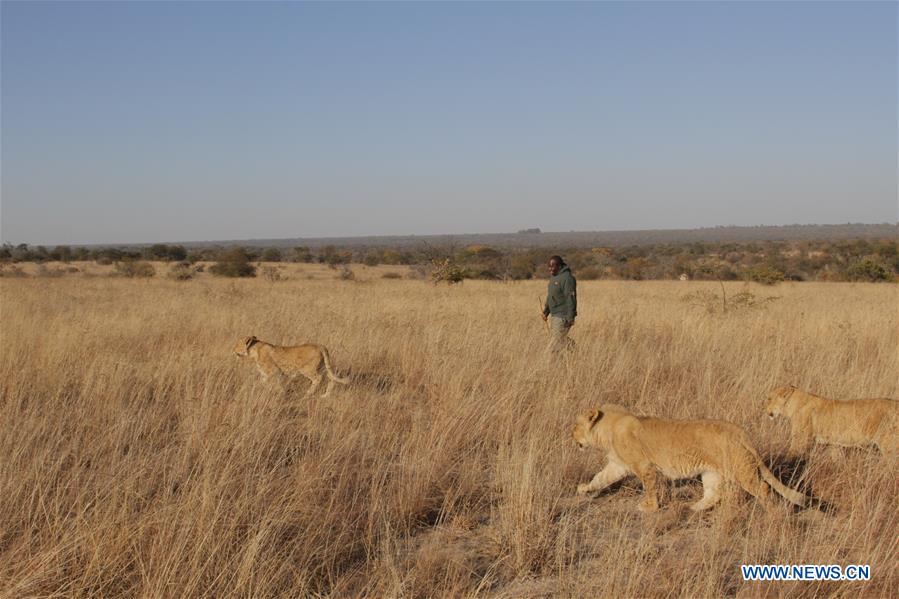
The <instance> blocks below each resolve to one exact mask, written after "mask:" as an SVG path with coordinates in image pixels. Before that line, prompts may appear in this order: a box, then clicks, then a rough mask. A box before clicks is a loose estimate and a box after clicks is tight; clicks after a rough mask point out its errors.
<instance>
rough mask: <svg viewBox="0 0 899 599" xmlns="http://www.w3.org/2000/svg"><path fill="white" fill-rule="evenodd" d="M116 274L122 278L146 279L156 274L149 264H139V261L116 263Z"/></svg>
mask: <svg viewBox="0 0 899 599" xmlns="http://www.w3.org/2000/svg"><path fill="white" fill-rule="evenodd" d="M115 270H116V273H118V274H120V275H122V276H123V277H130V278H147V277H152V276H153V275H155V274H156V269H155V268H153V265H152V264H150V263H149V262H141V261H140V260H126V261H124V262H116V264H115Z"/></svg>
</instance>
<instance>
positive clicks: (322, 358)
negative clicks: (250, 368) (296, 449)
mask: <svg viewBox="0 0 899 599" xmlns="http://www.w3.org/2000/svg"><path fill="white" fill-rule="evenodd" d="M234 353H236V354H237V355H238V356H242V357H245V356H249V357H250V358H252V359H253V361H255V362H256V367H257V368H258V369H259V372H261V373H262V376H263V377H265V378H266V379H267V378H269V377H271V376H275V377H276V378H277V379H278V382H279V383H280V384H281V386H282V387H283V388H284V389H285V390H286V389H287V385H286V383H285V380H284V379H291V378H293V377H295V376H297V375H299V374H301V375H303V376H304V377H306V378H307V379H309V380H310V381H311V382H312V385H311V386H310V387H309V390H308V391H307V392H306V397H309V396H310V395H312V394H313V393H315V390H316V389H317V388H318V386H319V385H320V384H321V382H322V379H323V378H324V377H325V375H327V377H328V387H327V388H326V389H325V393H324V395H322V397H327V396H328V395H329V394H330V393H331V389H332V388H333V387H334V383H340V384H342V385H346V384H348V383H349V382H350V380H349V379H348V378H340V377H338V376H337V375H335V374H334V370H333V369H332V368H331V356H330V355H328V350H327V349H326V348H325V347H324V346H322V345H313V344H311V343H306V344H303V345H291V346H280V345H272V344H271V343H266V342H265V341H260V340H259V339H257V338H256V337H242V338H241V339H240V341H238V342H237V344H236V345H235V346H234ZM322 371H324V374H323V373H322Z"/></svg>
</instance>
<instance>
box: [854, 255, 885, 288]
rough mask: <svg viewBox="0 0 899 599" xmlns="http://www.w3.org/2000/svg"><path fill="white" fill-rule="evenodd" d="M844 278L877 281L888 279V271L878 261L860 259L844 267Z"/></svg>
mask: <svg viewBox="0 0 899 599" xmlns="http://www.w3.org/2000/svg"><path fill="white" fill-rule="evenodd" d="M846 278H847V279H849V280H850V281H868V282H871V283H877V282H879V281H889V280H890V279H891V278H892V277H891V276H890V272H889V271H888V270H887V269H886V268H885V267H884V266H883V265H882V264H880V263H879V262H875V261H874V260H871V259H868V258H866V259H864V260H860V261H859V262H856V263H854V264H853V265H851V266H850V267H849V268H847V269H846Z"/></svg>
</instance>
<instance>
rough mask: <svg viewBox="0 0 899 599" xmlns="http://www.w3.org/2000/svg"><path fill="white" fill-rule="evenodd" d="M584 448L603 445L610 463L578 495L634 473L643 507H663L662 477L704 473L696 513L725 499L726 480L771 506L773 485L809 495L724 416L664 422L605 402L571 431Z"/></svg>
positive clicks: (797, 499) (793, 496) (796, 500)
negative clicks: (788, 482)
mask: <svg viewBox="0 0 899 599" xmlns="http://www.w3.org/2000/svg"><path fill="white" fill-rule="evenodd" d="M571 434H572V436H573V437H574V440H575V441H577V443H578V445H579V446H580V448H581V449H584V448H585V447H591V446H592V447H598V448H601V449H604V450H606V451H607V453H608V456H607V457H608V462H607V464H606V467H605V468H603V469H602V470H601V471H600V472H599V473H598V474H597V475H596V476H594V477H593V480H591V481H590V482H589V483H588V484H585V485H584V484H582V485H578V488H577V492H578V494H586V493H590V492H594V491H595V492H598V491H602V490H603V489H605V488H606V487H608V486H609V485H612V484H613V483H615V482H617V481H619V480H621V479H622V478H624V477H625V476H628V475H629V474H635V475H637V477H638V478H639V479H640V481H641V482H642V483H643V489H644V492H645V497H644V499H643V500H642V501H641V502H640V505H639V508H640V510H641V511H650V512H651V511H656V510H657V509H659V500H658V495H657V486H656V485H657V476H658V474H660V473H661V474H662V475H664V476H666V477H668V478H670V479H682V478H691V477H694V476H697V475H700V476H701V477H702V486H703V495H702V499H700V500H699V501H697V502H696V503H694V504H693V505H691V506H690V508H691V509H692V510H693V511H701V510H705V509H708V508H710V507H712V506H713V505H715V504H716V503H718V501H719V500H720V498H721V493H720V487H721V483H722V482H736V483H737V484H738V485H739V486H741V487H742V488H743V489H744V490H745V491H746V492H747V493H749V494H750V495H752V496H754V497H756V498H758V499H759V500H760V501H761V502H762V504H763V505H764V506H765V508H766V509H768V508H770V507H772V501H771V498H770V493H769V485H770V487H772V488H774V490H775V491H777V492H778V493H779V494H781V495H782V496H783V497H784V498H786V499H787V500H788V501H790V502H791V503H793V504H795V505H798V506H804V505H805V504H806V499H807V498H806V497H805V496H804V495H802V494H801V493H799V492H798V491H794V490H793V489H790V488H788V487H786V486H784V485H783V484H782V483H781V482H780V481H779V480H778V479H777V478H776V477H775V476H774V475H773V474H772V473H771V471H770V470H768V469H767V468H766V467H765V465H764V464H763V463H762V461H761V459H760V458H759V455H758V453H756V451H755V449H754V448H753V447H752V444H751V443H750V442H749V439H748V437H747V435H746V432H745V431H744V430H743V429H742V428H740V427H739V426H737V425H736V424H732V423H730V422H722V421H719V420H664V419H661V418H651V417H644V416H635V415H634V414H632V413H630V412H629V411H627V410H626V409H624V408H622V407H620V406H615V405H604V406H602V407H601V408H600V409H598V410H591V411H590V412H587V413H585V414H581V415H579V416H578V418H577V422H576V423H575V425H574V429H573V430H572V432H571Z"/></svg>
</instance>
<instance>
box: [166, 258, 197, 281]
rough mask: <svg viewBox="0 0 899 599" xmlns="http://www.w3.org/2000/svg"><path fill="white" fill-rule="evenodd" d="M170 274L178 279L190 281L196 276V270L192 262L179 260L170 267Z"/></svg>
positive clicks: (171, 277)
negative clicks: (192, 266)
mask: <svg viewBox="0 0 899 599" xmlns="http://www.w3.org/2000/svg"><path fill="white" fill-rule="evenodd" d="M168 276H169V278H170V279H175V280H176V281H189V280H191V279H192V278H194V271H193V269H192V268H191V265H190V262H179V263H177V264H175V265H174V266H172V268H170V269H169V274H168Z"/></svg>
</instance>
